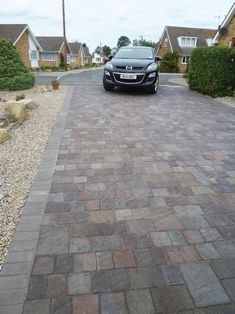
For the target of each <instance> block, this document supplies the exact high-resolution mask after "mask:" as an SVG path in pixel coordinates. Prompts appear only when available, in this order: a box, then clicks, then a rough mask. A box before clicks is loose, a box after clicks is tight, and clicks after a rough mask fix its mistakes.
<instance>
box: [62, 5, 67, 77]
mask: <svg viewBox="0 0 235 314" xmlns="http://www.w3.org/2000/svg"><path fill="white" fill-rule="evenodd" d="M62 12H63V33H64V69H65V71H67V47H68V45H67V39H66V29H65V9H64V0H62Z"/></svg>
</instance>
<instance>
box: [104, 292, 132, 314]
mask: <svg viewBox="0 0 235 314" xmlns="http://www.w3.org/2000/svg"><path fill="white" fill-rule="evenodd" d="M101 313H102V314H110V313H112V314H120V313H122V314H128V311H127V307H126V303H125V299H124V296H123V293H120V292H119V293H113V294H103V295H101Z"/></svg>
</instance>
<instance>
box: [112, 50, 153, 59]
mask: <svg viewBox="0 0 235 314" xmlns="http://www.w3.org/2000/svg"><path fill="white" fill-rule="evenodd" d="M114 58H115V59H153V52H152V49H151V48H150V49H148V48H124V49H120V50H119V51H118V52H117V54H116V55H115V57H114Z"/></svg>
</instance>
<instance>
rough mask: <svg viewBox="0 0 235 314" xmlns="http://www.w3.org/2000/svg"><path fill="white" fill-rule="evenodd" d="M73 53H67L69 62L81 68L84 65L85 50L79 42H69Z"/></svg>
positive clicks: (73, 66)
mask: <svg viewBox="0 0 235 314" xmlns="http://www.w3.org/2000/svg"><path fill="white" fill-rule="evenodd" d="M68 45H69V48H70V51H71V53H70V54H68V55H67V63H68V66H70V67H71V68H81V67H83V66H84V58H85V56H84V51H83V47H82V44H81V43H79V42H76V41H75V42H73V43H69V44H68Z"/></svg>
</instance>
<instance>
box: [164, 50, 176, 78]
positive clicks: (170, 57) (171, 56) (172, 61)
mask: <svg viewBox="0 0 235 314" xmlns="http://www.w3.org/2000/svg"><path fill="white" fill-rule="evenodd" d="M160 72H164V73H178V72H179V67H178V53H177V52H173V53H172V52H167V53H166V54H165V55H164V56H163V58H162V61H161V63H160Z"/></svg>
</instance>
